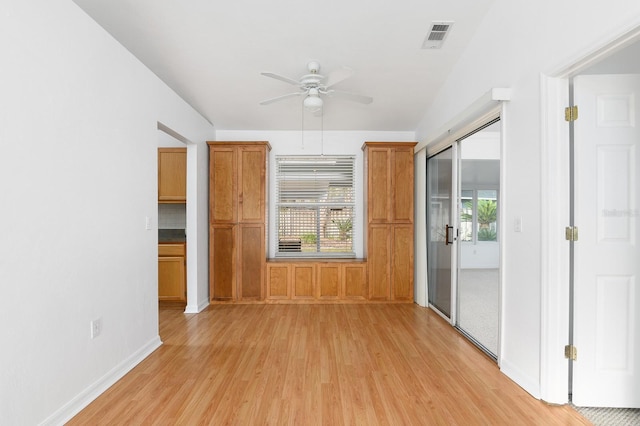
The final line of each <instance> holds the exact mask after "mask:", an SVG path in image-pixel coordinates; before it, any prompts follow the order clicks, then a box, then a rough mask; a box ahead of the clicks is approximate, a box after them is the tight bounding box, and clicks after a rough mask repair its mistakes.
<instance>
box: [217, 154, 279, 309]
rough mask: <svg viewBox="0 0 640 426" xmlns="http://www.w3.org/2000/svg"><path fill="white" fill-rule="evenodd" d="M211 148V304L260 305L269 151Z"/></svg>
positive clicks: (263, 280)
mask: <svg viewBox="0 0 640 426" xmlns="http://www.w3.org/2000/svg"><path fill="white" fill-rule="evenodd" d="M208 144H209V222H210V227H209V230H210V235H209V268H210V296H211V300H262V299H264V287H265V285H264V282H265V279H264V273H265V260H266V223H267V161H268V153H269V151H270V150H271V146H270V145H269V144H268V143H267V142H209V143H208Z"/></svg>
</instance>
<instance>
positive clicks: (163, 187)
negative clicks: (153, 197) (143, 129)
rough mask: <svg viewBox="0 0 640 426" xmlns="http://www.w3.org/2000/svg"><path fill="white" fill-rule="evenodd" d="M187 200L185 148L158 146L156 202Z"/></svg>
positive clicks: (182, 201)
mask: <svg viewBox="0 0 640 426" xmlns="http://www.w3.org/2000/svg"><path fill="white" fill-rule="evenodd" d="M186 201H187V149H186V148H158V202H159V203H185V202H186Z"/></svg>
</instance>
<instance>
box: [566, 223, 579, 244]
mask: <svg viewBox="0 0 640 426" xmlns="http://www.w3.org/2000/svg"><path fill="white" fill-rule="evenodd" d="M564 238H565V239H566V240H567V241H578V227H577V226H567V227H566V228H564Z"/></svg>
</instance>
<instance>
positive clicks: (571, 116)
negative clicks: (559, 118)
mask: <svg viewBox="0 0 640 426" xmlns="http://www.w3.org/2000/svg"><path fill="white" fill-rule="evenodd" d="M577 119H578V105H574V106H570V107H566V108H565V109H564V121H576V120H577Z"/></svg>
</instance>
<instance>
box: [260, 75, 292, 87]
mask: <svg viewBox="0 0 640 426" xmlns="http://www.w3.org/2000/svg"><path fill="white" fill-rule="evenodd" d="M260 74H262V75H264V76H265V77H271V78H275V79H276V80H280V81H284V82H285V83H289V84H293V85H294V86H299V85H300V82H299V81H298V80H294V79H292V78H289V77H285V76H283V75H280V74H275V73H272V72H262V73H260Z"/></svg>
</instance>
